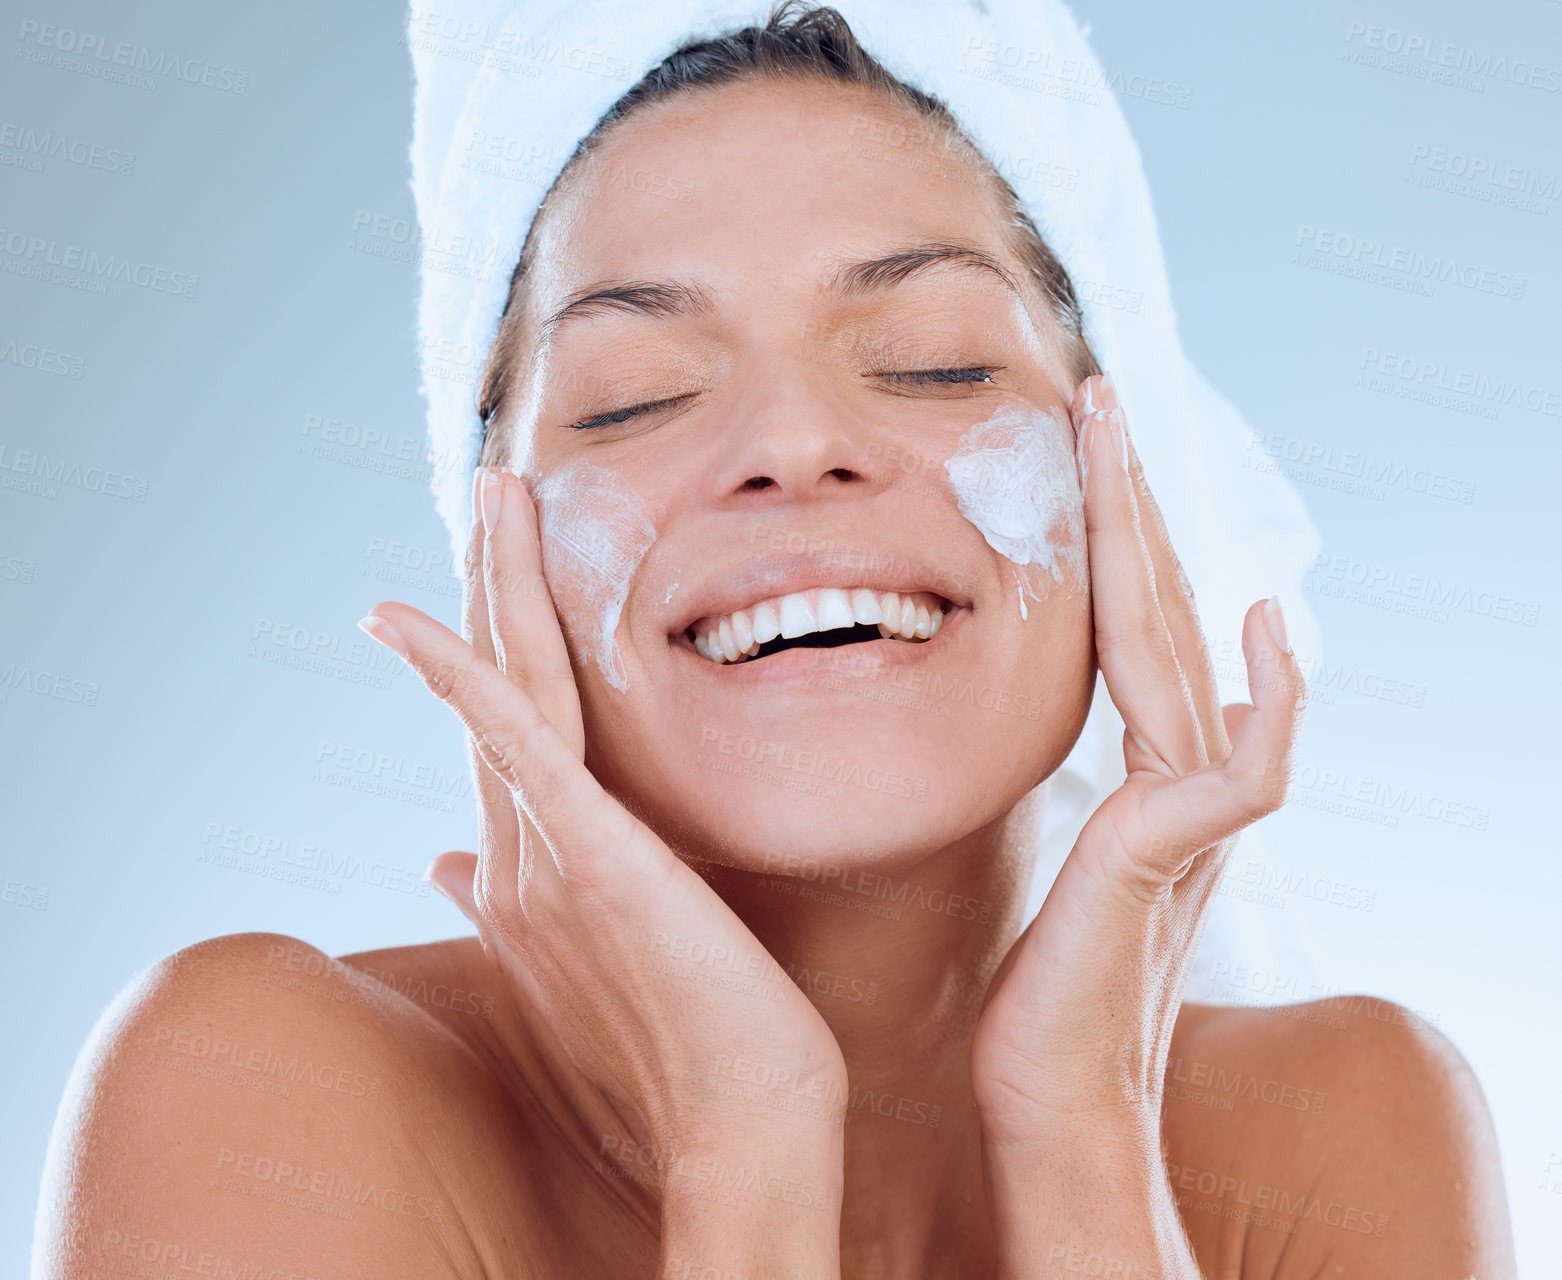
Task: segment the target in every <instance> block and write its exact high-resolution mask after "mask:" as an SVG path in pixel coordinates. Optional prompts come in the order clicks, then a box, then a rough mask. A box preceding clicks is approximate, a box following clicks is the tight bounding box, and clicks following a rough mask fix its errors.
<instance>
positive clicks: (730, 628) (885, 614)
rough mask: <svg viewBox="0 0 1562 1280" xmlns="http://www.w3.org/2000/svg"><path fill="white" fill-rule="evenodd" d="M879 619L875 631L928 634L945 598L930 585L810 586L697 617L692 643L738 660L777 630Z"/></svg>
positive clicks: (716, 656) (705, 652)
mask: <svg viewBox="0 0 1562 1280" xmlns="http://www.w3.org/2000/svg"><path fill="white" fill-rule="evenodd" d="M859 623H861V624H865V625H867V626H872V625H873V624H874V623H877V624H878V627H879V634H880V635H882V636H885V637H886V638H890V637H893V638H894V639H898V640H928V639H931V638H932V637H933V636H936V635H937V634H938V629H939V628H940V627H942V626H943V625H944V602H943V600H942V599H940V598H939V597H938V596H936V595H934V594H933V593H932V592H931V591H869V590H868V589H867V588H866V587H855V588H848V589H842V588H840V587H815V588H814V589H813V590H811V591H795V592H793V593H792V594H791V595H785V596H775V597H773V598H772V599H769V600H761V601H760V602H759V603H758V604H754V605H750V606H749V607H748V608H747V609H738V610H736V611H735V612H733V613H724V614H721V615H719V616H712V617H708V618H701V619H700V620H699V621H698V622H696V623H695V624H694V626H693V628H692V630H693V632H694V647H695V648H696V649H698V650H699V651H700V655H701V656H702V657H705V658H709V659H710V660H711V661H712V662H741V661H743V660H744V659H745V658H752V657H753V656H754V655H755V654H756V653H758V652H759V646H760V645H762V644H765V643H766V642H768V641H770V640H774V639H775V638H776V637H777V636H781V637H782V638H783V639H786V640H792V639H795V638H796V637H798V636H806V635H809V634H811V633H813V632H815V631H835V630H837V629H839V628H841V627H855V626H857V625H858V624H859Z"/></svg>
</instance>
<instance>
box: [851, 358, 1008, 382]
mask: <svg viewBox="0 0 1562 1280" xmlns="http://www.w3.org/2000/svg"><path fill="white" fill-rule="evenodd" d="M1007 367H1008V366H1007V365H1001V364H995V365H979V366H976V367H973V368H969V369H912V370H909V371H905V372H891V373H865V374H863V377H865V378H881V379H884V380H885V381H888V382H890V383H896V384H900V385H909V386H915V387H925V386H928V385H929V384H931V383H944V384H948V383H969V382H991V381H992V377H993V374H995V373H1001V372H1002V371H1003V370H1004V369H1006V368H1007Z"/></svg>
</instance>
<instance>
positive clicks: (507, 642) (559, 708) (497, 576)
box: [480, 467, 585, 756]
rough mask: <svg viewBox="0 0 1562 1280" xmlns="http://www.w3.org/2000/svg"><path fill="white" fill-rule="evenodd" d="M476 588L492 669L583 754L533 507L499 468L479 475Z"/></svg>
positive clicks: (574, 697) (514, 479)
mask: <svg viewBox="0 0 1562 1280" xmlns="http://www.w3.org/2000/svg"><path fill="white" fill-rule="evenodd" d="M480 505H481V508H482V515H483V529H484V556H483V585H484V590H485V593H486V595H487V599H488V613H489V620H490V624H491V627H492V631H493V637H494V649H495V652H496V656H497V664H496V665H497V666H498V667H499V669H500V670H501V671H503V672H504V673H505V675H507V676H509V677H510V678H511V679H512V680H514V681H516V682H517V683H518V684H520V686H521V687H522V688H523V689H525V690H526V692H527V693H528V694H530V695H531V698H532V700H533V701H534V702H536V704H537V706H538V707H539V708H540V709H541V711H542V713H543V714H544V715H545V716H547V717H548V719H549V720H551V721H552V722H553V724H554V727H555V728H557V729H558V730H559V732H560V733H561V734H562V735H563V737H564V739H565V741H567V742H570V743H572V744H578V747H579V751H580V754H581V755H582V756H583V755H584V754H585V731H584V729H583V727H582V723H581V717H580V695H579V692H578V691H577V688H576V685H575V672H574V670H573V668H571V666H570V660H569V650H568V649H567V648H566V647H565V644H564V633H563V631H562V630H561V629H560V627H559V619H558V614H557V613H556V612H555V610H554V607H553V597H552V594H551V592H550V590H549V586H548V582H547V579H546V578H545V577H544V576H543V571H542V539H541V535H540V533H539V532H538V523H537V509H536V507H535V505H534V504H533V503H532V500H531V495H530V494H528V493H527V492H526V487H525V486H524V485H523V484H522V483H521V482H520V480H519V478H517V477H516V476H514V475H512V474H511V473H509V472H507V471H505V470H503V469H501V468H499V467H486V468H484V469H483V474H482V477H481V495H480Z"/></svg>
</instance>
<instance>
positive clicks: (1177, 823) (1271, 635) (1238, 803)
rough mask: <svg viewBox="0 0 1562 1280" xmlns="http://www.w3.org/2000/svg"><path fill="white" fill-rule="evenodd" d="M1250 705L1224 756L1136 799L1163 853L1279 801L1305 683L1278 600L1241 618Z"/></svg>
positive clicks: (1208, 842)
mask: <svg viewBox="0 0 1562 1280" xmlns="http://www.w3.org/2000/svg"><path fill="white" fill-rule="evenodd" d="M1242 652H1243V654H1244V656H1245V657H1246V659H1247V678H1248V691H1249V693H1250V694H1251V696H1252V699H1253V705H1252V707H1251V708H1250V709H1247V710H1246V711H1245V712H1241V711H1240V709H1237V710H1238V711H1239V714H1238V715H1237V716H1234V717H1233V719H1234V720H1238V721H1239V723H1238V724H1237V725H1236V730H1235V732H1234V733H1233V734H1232V738H1231V754H1230V755H1229V756H1227V757H1226V759H1225V760H1223V761H1219V762H1216V763H1212V764H1208V765H1206V766H1205V767H1204V768H1202V769H1199V770H1197V771H1196V772H1194V773H1191V774H1189V775H1188V776H1187V777H1185V778H1180V779H1178V780H1177V781H1176V782H1175V783H1173V784H1171V785H1170V786H1165V787H1158V788H1156V789H1155V790H1154V791H1153V792H1150V793H1147V794H1146V796H1145V799H1144V809H1143V818H1144V821H1145V824H1146V827H1147V829H1149V830H1151V831H1154V832H1156V833H1157V839H1160V840H1162V841H1164V842H1166V848H1167V851H1168V852H1169V853H1170V854H1173V855H1175V854H1179V853H1181V854H1186V855H1188V856H1189V857H1191V856H1192V855H1193V854H1195V853H1196V852H1197V851H1199V850H1202V849H1207V848H1209V847H1211V846H1213V845H1215V844H1217V843H1219V842H1220V841H1222V840H1224V839H1226V837H1228V836H1230V835H1233V834H1235V833H1236V832H1238V831H1240V830H1241V829H1242V828H1243V827H1245V826H1248V825H1249V824H1250V823H1253V822H1256V821H1257V820H1258V819H1259V818H1262V817H1263V816H1264V815H1265V814H1269V813H1273V812H1274V811H1275V810H1276V809H1278V808H1279V807H1280V805H1281V804H1282V803H1283V802H1284V800H1285V792H1286V788H1287V787H1288V785H1289V783H1290V779H1291V772H1292V769H1293V767H1294V760H1295V752H1296V735H1297V730H1298V729H1299V728H1300V726H1301V720H1302V714H1303V712H1304V710H1305V708H1306V703H1307V684H1306V682H1305V681H1304V680H1303V679H1302V676H1301V671H1300V669H1299V668H1298V666H1297V662H1296V657H1295V655H1294V654H1293V653H1291V652H1290V649H1289V647H1288V644H1287V641H1286V638H1285V620H1284V617H1283V615H1282V614H1281V612H1280V606H1279V602H1278V600H1273V601H1263V600H1261V601H1259V602H1258V603H1257V604H1255V605H1253V607H1252V608H1250V609H1249V610H1248V611H1247V616H1246V617H1245V618H1244V619H1243V622H1242Z"/></svg>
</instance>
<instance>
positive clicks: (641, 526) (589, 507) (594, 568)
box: [536, 462, 656, 693]
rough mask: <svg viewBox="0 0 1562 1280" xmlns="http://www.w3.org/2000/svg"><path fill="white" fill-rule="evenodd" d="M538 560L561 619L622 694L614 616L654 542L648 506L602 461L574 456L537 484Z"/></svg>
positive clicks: (619, 613)
mask: <svg viewBox="0 0 1562 1280" xmlns="http://www.w3.org/2000/svg"><path fill="white" fill-rule="evenodd" d="M536 498H537V502H538V506H539V508H540V520H539V531H540V532H541V534H542V565H543V572H544V573H545V574H546V575H547V578H548V581H549V582H550V583H552V584H554V587H553V590H554V599H555V602H556V603H557V604H558V606H559V615H560V621H561V622H562V623H563V624H564V626H565V628H566V630H567V631H568V632H570V633H572V635H573V638H574V640H575V642H576V645H577V647H578V649H579V651H580V652H581V654H582V655H584V656H585V657H586V658H589V659H590V660H591V661H593V662H595V663H596V664H597V666H598V667H599V668H600V669H601V671H602V674H603V675H604V676H605V677H607V682H608V683H609V684H610V685H612V686H613V688H615V689H617V690H618V691H619V692H620V693H624V692H626V691H627V690H628V688H629V678H628V675H627V674H626V672H625V671H624V663H623V659H622V657H621V656H620V655H619V652H618V623H619V618H620V617H621V616H622V614H623V612H624V602H625V601H626V600H627V599H628V598H629V582H630V579H631V578H632V577H633V576H634V572H635V570H636V569H638V568H639V567H640V562H641V561H642V560H643V559H645V553H646V552H647V551H649V550H650V549H651V544H652V543H653V542H655V541H656V525H655V523H654V521H653V519H652V516H653V512H652V510H651V508H650V506H649V505H648V504H647V503H646V502H645V501H644V500H643V499H642V498H641V497H640V496H639V494H637V493H635V492H634V491H633V490H632V489H630V488H629V487H628V486H627V485H625V484H624V483H623V482H622V481H621V480H620V479H619V478H618V475H617V474H616V473H615V472H613V471H609V470H608V469H607V468H606V467H599V466H596V465H594V464H592V463H589V462H577V463H574V464H573V465H571V466H568V467H565V468H564V469H563V470H561V471H557V472H555V473H554V474H553V475H551V476H549V477H548V478H547V479H546V480H544V481H543V482H542V483H541V484H539V485H538V486H537V490H536Z"/></svg>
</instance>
